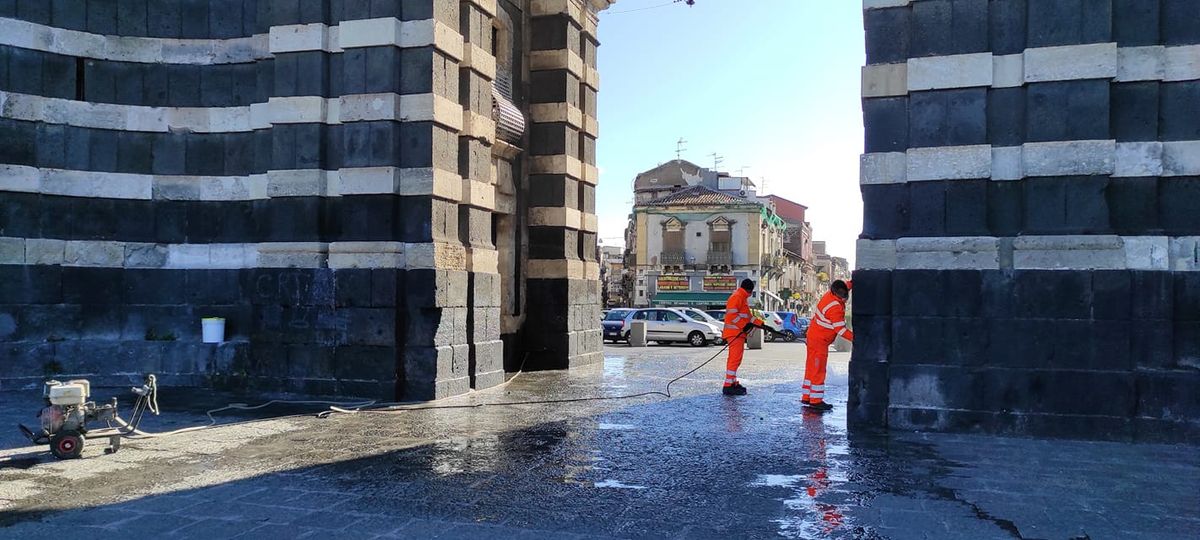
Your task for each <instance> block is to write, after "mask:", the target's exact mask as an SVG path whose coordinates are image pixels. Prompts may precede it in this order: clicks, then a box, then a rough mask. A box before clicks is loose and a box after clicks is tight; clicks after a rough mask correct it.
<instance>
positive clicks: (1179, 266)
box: [1170, 236, 1200, 272]
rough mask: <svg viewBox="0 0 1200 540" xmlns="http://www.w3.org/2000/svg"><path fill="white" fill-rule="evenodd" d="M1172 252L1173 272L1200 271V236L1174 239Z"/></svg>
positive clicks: (1171, 266) (1172, 240) (1171, 265)
mask: <svg viewBox="0 0 1200 540" xmlns="http://www.w3.org/2000/svg"><path fill="white" fill-rule="evenodd" d="M1170 250H1171V251H1170V268H1171V270H1172V271H1175V272H1196V271H1200V236H1180V237H1176V238H1172V239H1171V247H1170Z"/></svg>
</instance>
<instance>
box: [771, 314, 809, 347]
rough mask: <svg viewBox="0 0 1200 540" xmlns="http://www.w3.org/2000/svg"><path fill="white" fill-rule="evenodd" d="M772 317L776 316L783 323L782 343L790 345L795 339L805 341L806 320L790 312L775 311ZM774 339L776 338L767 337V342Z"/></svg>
mask: <svg viewBox="0 0 1200 540" xmlns="http://www.w3.org/2000/svg"><path fill="white" fill-rule="evenodd" d="M774 315H777V316H778V317H779V319H780V320H781V321H782V322H783V325H782V327H783V331H782V332H781V333H782V334H783V336H782V338H783V340H784V341H786V342H789V343H791V342H793V341H796V340H797V339H798V340H800V341H804V340H805V337H804V335H805V333H807V332H808V319H805V318H804V317H800V316H799V315H796V314H795V313H792V312H790V311H776V312H774ZM776 337H778V336H768V337H767V340H768V341H770V340H774V339H775V338H776Z"/></svg>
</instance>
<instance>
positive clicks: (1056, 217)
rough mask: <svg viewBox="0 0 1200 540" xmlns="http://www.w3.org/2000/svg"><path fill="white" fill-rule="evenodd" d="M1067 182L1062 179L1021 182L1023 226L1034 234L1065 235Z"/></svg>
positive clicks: (1048, 178)
mask: <svg viewBox="0 0 1200 540" xmlns="http://www.w3.org/2000/svg"><path fill="white" fill-rule="evenodd" d="M1067 182H1068V180H1067V179H1066V178H1062V177H1046V178H1031V179H1026V180H1025V181H1024V182H1022V187H1023V188H1024V189H1023V192H1024V203H1023V208H1024V218H1025V219H1024V226H1023V227H1022V230H1023V231H1024V232H1028V233H1034V234H1046V233H1066V232H1069V231H1070V229H1069V228H1068V227H1067V225H1066V212H1067V208H1066V207H1067Z"/></svg>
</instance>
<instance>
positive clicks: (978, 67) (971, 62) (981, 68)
mask: <svg viewBox="0 0 1200 540" xmlns="http://www.w3.org/2000/svg"><path fill="white" fill-rule="evenodd" d="M992 68H993V66H992V53H974V54H955V55H950V56H927V57H920V58H909V59H908V90H909V91H918V90H936V89H941V88H968V87H973V86H991V85H992Z"/></svg>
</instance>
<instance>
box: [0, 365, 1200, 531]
mask: <svg viewBox="0 0 1200 540" xmlns="http://www.w3.org/2000/svg"><path fill="white" fill-rule="evenodd" d="M716 352H717V349H715V348H690V347H650V348H644V349H632V348H628V347H624V346H613V347H608V348H607V349H606V355H607V358H606V360H605V361H604V362H603V363H602V364H600V365H594V366H586V367H582V368H578V369H575V370H571V371H562V372H539V373H526V374H522V375H521V376H519V377H517V378H516V379H515V380H513V381H511V382H510V383H508V384H506V385H504V386H503V387H500V388H495V389H491V390H485V391H481V392H476V393H473V394H470V395H467V396H461V397H456V398H451V399H448V400H443V401H441V402H437V403H433V404H427V405H418V406H417V407H418V408H423V409H424V410H412V411H395V410H393V411H389V412H388V413H386V414H384V413H360V414H354V415H334V416H332V417H329V418H323V419H319V418H315V417H313V416H312V414H311V413H315V412H316V409H312V410H308V412H309V413H310V414H307V415H299V416H283V415H284V414H289V415H290V414H296V413H299V412H304V409H300V410H296V409H295V408H293V409H289V410H286V411H270V410H264V411H262V413H263V416H259V417H247V416H237V417H221V418H219V420H220V421H221V425H220V426H219V427H216V428H214V429H211V430H205V431H200V432H195V433H186V434H181V435H176V436H170V437H163V438H157V439H141V440H129V441H127V442H126V444H125V446H124V447H123V448H122V450H121V452H119V453H118V454H115V455H111V456H106V455H103V454H102V453H101V452H100V451H99V448H98V446H94V445H89V446H88V448H87V452H86V453H85V458H84V459H81V460H77V461H72V462H55V461H54V460H53V459H52V458H49V457H47V455H46V452H45V451H44V449H41V448H32V447H28V446H27V445H26V444H25V443H23V442H22V441H21V440H19V439H17V438H15V437H13V436H12V435H11V434H0V485H2V486H4V487H3V488H0V537H4V538H8V537H13V538H39V537H41V536H39V535H41V533H42V532H44V531H46V530H47V529H48V528H53V527H58V526H70V527H80V528H84V527H90V528H94V530H96V531H101V532H105V533H107V534H113V533H114V532H116V531H120V532H121V533H122V534H126V535H130V536H133V535H138V534H143V535H144V534H155V535H157V536H163V537H165V538H199V537H205V538H211V539H215V538H231V537H240V538H289V539H290V538H341V537H345V538H376V537H378V538H489V539H507V538H537V539H546V538H780V537H782V538H855V539H868V540H869V539H888V538H890V539H905V538H921V539H925V538H1004V539H1013V538H1090V539H1096V540H1099V539H1103V538H1121V539H1124V538H1197V537H1200V449H1197V448H1196V447H1188V446H1172V445H1147V444H1137V445H1134V444H1122V443H1105V442H1092V441H1072V440H1038V439H1018V438H998V437H991V436H983V435H962V434H923V433H900V432H892V433H881V432H874V431H857V430H848V429H847V427H846V423H845V416H844V413H843V412H842V409H843V407H842V406H843V405H844V402H845V382H846V360H847V359H846V355H845V354H833V355H831V362H830V369H831V373H830V378H829V382H828V384H829V385H830V388H831V391H830V393H829V395H830V397H831V402H832V403H834V404H835V405H837V406H838V408H836V409H835V410H834V411H832V412H830V413H827V414H825V415H820V414H814V413H809V412H805V411H803V410H802V409H801V408H800V407H799V404H798V400H799V397H800V393H799V389H798V382H797V381H798V380H799V379H800V376H801V374H800V369H801V368H800V366H801V364H802V362H801V358H802V356H803V345H801V344H785V343H779V344H767V345H766V347H765V348H764V349H763V350H761V351H750V352H748V354H747V357H746V362H745V363H744V364H743V368H742V372H741V373H740V376H741V377H742V378H743V380H744V382H745V384H746V385H747V387H748V388H749V389H750V393H749V395H747V396H745V397H740V398H727V397H724V396H721V395H720V393H719V385H720V380H721V376H722V371H723V369H724V365H723V364H724V362H723V360H724V358H723V356H722V357H721V358H720V359H718V360H716V361H714V362H712V363H710V364H708V365H707V366H705V367H704V368H703V369H701V370H700V371H698V372H697V373H695V374H694V375H692V376H690V377H689V378H687V379H684V380H682V381H680V382H678V383H676V384H675V385H673V386H672V394H673V397H672V398H670V399H667V398H665V397H663V396H642V397H637V398H633V399H620V400H590V401H581V402H563V403H554V404H522V405H505V404H507V403H511V402H516V401H524V400H545V399H553V400H559V399H568V398H576V397H585V396H587V397H601V396H609V397H614V396H621V395H628V394H636V393H640V392H646V391H655V390H662V389H663V388H664V387H665V385H666V383H667V382H668V381H670V380H671V379H672V378H674V377H675V376H676V375H678V374H679V373H682V372H684V371H686V370H687V369H690V368H691V367H693V366H695V365H696V364H698V363H700V362H703V361H704V360H706V359H708V358H709V357H710V356H712V355H713V354H715V353H716ZM163 391H164V393H170V392H173V391H175V390H173V389H163ZM185 393H186V392H184V391H180V394H181V395H177V396H175V399H174V400H173V402H172V403H173V405H175V408H174V409H171V410H168V411H166V413H165V414H164V418H162V419H161V420H159V419H150V420H149V422H154V421H160V422H161V423H159V424H156V425H151V426H149V427H148V428H147V429H150V430H152V431H153V430H156V429H167V428H166V426H168V425H170V426H173V427H178V426H183V425H189V424H190V425H199V424H203V423H204V422H205V420H206V417H205V416H204V414H203V411H205V410H207V408H213V407H214V406H219V405H221V404H223V403H224V401H222V400H228V401H243V402H253V401H255V400H253V399H249V398H246V397H245V396H239V397H237V398H236V399H234V398H232V397H228V396H221V395H209V396H203V395H199V396H197V395H191V396H189V399H183V397H182V395H183V394H185ZM0 397H3V398H4V399H0V421H10V420H11V422H16V421H18V420H21V421H26V422H28V418H27V417H28V416H30V414H31V411H33V410H36V407H37V402H38V399H37V398H38V396H37V395H24V394H18V393H13V392H7V391H6V392H5V393H4V394H2V395H0ZM476 404H488V406H483V407H471V408H462V406H464V405H476ZM430 406H433V407H441V406H454V407H456V408H452V409H428V408H427V407H430ZM164 408H166V407H165V406H164ZM272 413H275V414H279V415H280V416H276V417H272V416H270V415H271V414H272ZM4 448H7V449H4ZM6 463H7V464H9V465H10V466H5V464H6ZM18 465H19V466H18ZM239 535H240V536H239ZM42 536H44V535H42Z"/></svg>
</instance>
